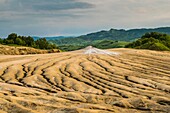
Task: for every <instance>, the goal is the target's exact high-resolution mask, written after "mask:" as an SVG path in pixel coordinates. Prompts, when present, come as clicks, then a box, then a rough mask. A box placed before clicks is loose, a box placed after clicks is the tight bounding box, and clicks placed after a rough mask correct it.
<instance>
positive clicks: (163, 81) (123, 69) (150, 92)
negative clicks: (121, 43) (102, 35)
mask: <svg viewBox="0 0 170 113" xmlns="http://www.w3.org/2000/svg"><path fill="white" fill-rule="evenodd" d="M108 52H109V54H108ZM100 53H102V54H100ZM110 53H114V54H110ZM115 53H116V54H115ZM117 53H118V54H117ZM87 54H90V55H87ZM169 62H170V53H169V52H156V51H149V50H135V49H134V50H133V49H110V50H99V49H96V48H93V47H88V48H86V49H83V50H79V51H74V52H63V53H54V54H41V55H40V54H37V55H0V112H2V113H3V112H6V113H19V112H23V113H114V112H115V113H133V112H134V113H150V112H152V113H168V112H169V111H170V82H169V81H170V63H169Z"/></svg>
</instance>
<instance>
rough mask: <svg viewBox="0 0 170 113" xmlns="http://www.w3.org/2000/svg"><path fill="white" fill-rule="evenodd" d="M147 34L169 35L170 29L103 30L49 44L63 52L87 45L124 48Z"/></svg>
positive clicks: (57, 40)
mask: <svg viewBox="0 0 170 113" xmlns="http://www.w3.org/2000/svg"><path fill="white" fill-rule="evenodd" d="M148 32H160V33H166V34H170V27H160V28H155V29H130V30H124V29H121V30H117V29H110V30H109V31H104V30H103V31H99V32H96V33H90V34H87V35H82V36H79V37H74V38H62V39H56V40H50V41H49V42H51V43H53V44H57V45H58V47H59V48H60V49H61V50H65V51H71V50H77V49H81V48H84V47H85V46H89V45H93V46H94V47H97V48H101V49H103V48H104V49H108V48H118V47H124V46H125V45H126V44H127V43H128V42H132V41H134V40H137V39H138V38H140V37H141V36H142V35H144V34H145V33H148Z"/></svg>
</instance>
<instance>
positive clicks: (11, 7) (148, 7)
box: [0, 0, 170, 37]
mask: <svg viewBox="0 0 170 113" xmlns="http://www.w3.org/2000/svg"><path fill="white" fill-rule="evenodd" d="M169 4H170V1H169V0H104V1H102V0H0V37H1V36H3V37H4V36H7V34H9V33H11V32H17V33H19V34H21V35H41V36H42V35H69V34H70V35H74V34H75V35H79V34H85V33H89V32H92V31H98V30H101V29H110V28H111V27H112V28H125V29H127V28H137V27H157V26H170V16H169V15H170V12H169V10H170V7H169Z"/></svg>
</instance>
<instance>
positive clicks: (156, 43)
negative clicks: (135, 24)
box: [125, 32, 170, 51]
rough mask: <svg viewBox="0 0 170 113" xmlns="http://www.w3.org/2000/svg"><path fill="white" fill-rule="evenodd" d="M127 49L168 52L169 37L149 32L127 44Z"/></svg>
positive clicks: (169, 45)
mask: <svg viewBox="0 0 170 113" xmlns="http://www.w3.org/2000/svg"><path fill="white" fill-rule="evenodd" d="M125 47H127V48H136V49H150V50H158V51H169V50H170V35H167V34H163V33H157V32H151V33H146V34H145V35H143V36H142V37H141V38H140V39H138V40H136V41H134V42H132V43H129V44H127V45H126V46H125Z"/></svg>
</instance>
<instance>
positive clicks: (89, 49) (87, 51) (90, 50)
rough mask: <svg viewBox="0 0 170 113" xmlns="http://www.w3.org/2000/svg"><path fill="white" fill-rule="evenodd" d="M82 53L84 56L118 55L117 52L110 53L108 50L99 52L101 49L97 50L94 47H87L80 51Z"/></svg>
mask: <svg viewBox="0 0 170 113" xmlns="http://www.w3.org/2000/svg"><path fill="white" fill-rule="evenodd" d="M82 51H84V54H88V55H91V54H104V55H119V53H117V52H111V51H108V50H101V49H97V48H95V47H92V46H88V47H86V48H85V49H82Z"/></svg>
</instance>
